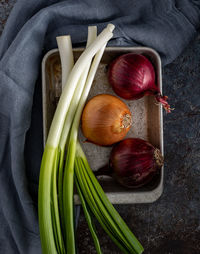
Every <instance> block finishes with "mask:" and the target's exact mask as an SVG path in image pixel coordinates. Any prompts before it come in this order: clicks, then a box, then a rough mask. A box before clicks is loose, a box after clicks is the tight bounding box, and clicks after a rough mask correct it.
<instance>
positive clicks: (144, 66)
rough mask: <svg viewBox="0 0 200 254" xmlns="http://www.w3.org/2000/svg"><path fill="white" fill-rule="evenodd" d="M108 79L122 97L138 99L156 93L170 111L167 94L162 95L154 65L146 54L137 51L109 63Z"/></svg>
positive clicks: (157, 98)
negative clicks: (157, 83)
mask: <svg viewBox="0 0 200 254" xmlns="http://www.w3.org/2000/svg"><path fill="white" fill-rule="evenodd" d="M108 80H109V83H110V84H111V86H112V88H113V90H114V92H115V93H116V94H117V95H118V96H120V97H121V98H124V99H127V100H136V99H140V98H142V97H143V96H145V95H154V96H155V98H156V100H157V101H158V102H160V103H161V104H162V105H163V107H164V108H165V110H166V111H167V112H168V113H169V112H170V106H169V104H168V103H167V96H162V95H161V93H160V90H159V88H158V86H157V85H156V83H155V82H156V76H155V70H154V67H153V65H152V63H151V62H150V61H149V60H148V58H146V57H145V56H143V55H140V54H135V53H128V54H124V55H121V56H119V57H118V58H116V59H115V60H114V61H113V62H112V63H111V64H110V65H109V69H108Z"/></svg>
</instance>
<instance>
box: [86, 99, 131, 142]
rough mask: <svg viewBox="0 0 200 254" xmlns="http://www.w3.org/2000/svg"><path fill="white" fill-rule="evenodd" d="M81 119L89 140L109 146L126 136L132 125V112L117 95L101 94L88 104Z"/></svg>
mask: <svg viewBox="0 0 200 254" xmlns="http://www.w3.org/2000/svg"><path fill="white" fill-rule="evenodd" d="M81 120H82V131H83V134H84V136H85V137H86V138H87V141H89V142H92V143H95V144H97V145H101V146H108V145H112V144H114V143H116V142H119V141H120V140H122V139H123V138H124V137H125V136H126V134H127V132H128V131H129V129H130V127H131V112H130V111H129V109H128V107H127V106H126V104H125V103H124V102H123V101H121V100H120V99H119V98H117V97H116V96H113V95H109V94H100V95H97V96H95V97H93V98H92V99H91V100H90V101H89V102H88V103H87V104H86V106H85V108H84V110H83V113H82V119H81Z"/></svg>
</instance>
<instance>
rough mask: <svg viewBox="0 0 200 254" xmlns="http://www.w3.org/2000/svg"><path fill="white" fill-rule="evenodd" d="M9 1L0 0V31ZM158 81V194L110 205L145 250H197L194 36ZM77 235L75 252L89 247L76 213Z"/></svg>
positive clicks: (199, 49)
mask: <svg viewBox="0 0 200 254" xmlns="http://www.w3.org/2000/svg"><path fill="white" fill-rule="evenodd" d="M14 2H15V0H1V1H0V33H1V32H2V30H3V27H4V24H5V22H6V19H7V17H8V15H9V12H10V10H11V8H12V6H13V4H14ZM163 87H164V88H163V89H164V94H166V95H168V96H169V98H170V104H171V106H172V107H175V110H174V111H173V113H172V114H169V115H165V114H164V143H165V146H164V147H165V185H164V192H163V195H162V196H161V198H160V199H159V200H158V201H157V202H155V203H153V204H144V205H142V204H141V205H123V206H122V205H119V206H116V208H117V210H118V211H119V213H120V214H121V216H122V217H123V218H124V220H125V221H126V222H127V224H128V225H129V227H130V228H131V229H132V230H133V232H134V233H135V235H136V236H137V237H138V238H139V239H140V241H141V242H142V244H143V245H144V248H145V254H147V253H148V254H199V253H200V128H199V127H200V98H199V97H200V36H197V37H196V38H194V40H193V41H192V42H191V43H190V45H188V47H187V49H185V51H184V52H183V53H182V55H181V56H179V57H178V58H177V59H176V60H175V61H174V62H173V63H171V64H169V65H168V66H166V67H165V68H164V69H163ZM98 235H99V236H100V243H101V246H102V251H103V253H104V254H119V253H121V252H120V251H119V249H118V248H117V247H116V246H115V245H114V244H113V243H112V242H111V240H109V238H108V237H107V236H106V234H105V233H104V232H103V230H102V229H101V228H98ZM77 238H78V243H79V250H80V254H84V253H85V254H86V253H87V254H93V253H95V248H94V246H93V242H92V239H91V236H90V233H89V230H88V227H87V224H86V221H85V219H84V217H83V214H82V213H81V216H80V223H79V227H78V235H77ZM27 254H28V253H27Z"/></svg>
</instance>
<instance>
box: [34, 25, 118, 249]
mask: <svg viewBox="0 0 200 254" xmlns="http://www.w3.org/2000/svg"><path fill="white" fill-rule="evenodd" d="M113 29H114V26H113V25H108V26H107V28H106V29H104V30H103V31H102V32H101V34H100V35H99V36H98V37H97V38H96V39H95V41H94V42H93V43H91V45H90V46H89V47H88V48H87V49H86V50H85V51H84V52H83V54H82V55H81V56H80V57H79V59H78V61H77V62H76V64H75V65H74V67H73V69H72V71H71V73H70V75H69V78H68V79H67V82H66V86H64V89H63V92H62V95H61V97H60V100H59V103H58V106H57V109H56V112H55V114H54V118H53V121H52V124H51V127H50V131H49V135H48V138H47V142H46V146H45V150H44V154H43V158H42V164H41V169H40V179H39V197H38V213H39V226H40V236H41V244H42V250H43V253H48V254H51V253H52V254H54V253H65V249H64V248H63V245H62V239H60V238H59V234H58V235H56V236H55V232H54V229H53V228H55V229H56V227H55V223H57V220H56V219H55V218H54V216H58V214H57V212H58V210H57V209H55V207H54V206H57V204H54V202H53V201H55V198H56V188H55V186H56V183H55V178H54V176H55V175H56V174H57V170H58V162H59V157H60V151H59V142H60V138H61V133H62V130H63V126H64V122H65V118H66V115H67V112H68V111H69V107H71V106H72V105H73V102H72V98H73V95H74V92H75V89H76V86H77V83H78V81H79V79H80V76H81V75H82V73H83V71H84V70H85V67H86V66H87V64H88V62H90V61H91V59H92V58H93V56H94V55H95V54H96V53H97V52H98V51H99V50H100V49H101V48H102V47H103V45H105V44H106V43H107V41H108V40H109V39H110V38H111V37H112V35H113V34H112V30H113ZM68 124H69V125H70V126H71V123H68ZM70 147H72V148H73V145H72V146H70ZM70 150H71V149H70ZM72 150H73V151H74V149H72ZM68 154H70V153H68ZM70 161H71V160H70ZM66 168H67V166H66ZM67 171H68V170H67ZM69 172H70V174H71V171H70V170H69ZM52 186H53V187H52ZM72 187H73V186H72ZM72 189H73V188H72ZM69 195H71V192H70V193H69ZM52 203H53V204H52ZM67 203H69V202H67ZM72 210H73V208H72ZM70 214H71V211H70ZM70 226H71V225H70ZM67 239H68V237H67ZM60 243H61V244H60ZM69 245H70V247H69V248H68V243H67V250H69V249H72V252H70V251H69V252H68V253H69V254H73V253H75V247H74V242H73V241H72V242H69Z"/></svg>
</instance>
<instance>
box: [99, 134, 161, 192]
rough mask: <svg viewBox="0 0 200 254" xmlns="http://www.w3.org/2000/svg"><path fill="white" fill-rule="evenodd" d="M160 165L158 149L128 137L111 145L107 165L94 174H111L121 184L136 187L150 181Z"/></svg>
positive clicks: (143, 141)
mask: <svg viewBox="0 0 200 254" xmlns="http://www.w3.org/2000/svg"><path fill="white" fill-rule="evenodd" d="M162 165H163V157H162V155H161V152H160V150H159V149H157V148H155V147H154V146H153V145H151V144H150V143H149V142H147V141H145V140H142V139H139V138H128V139H125V140H123V141H121V142H120V143H118V144H116V145H115V146H114V147H113V149H112V151H111V155H110V161H109V166H107V167H104V168H102V169H100V170H99V171H97V174H96V175H111V176H112V177H114V178H115V179H116V180H117V181H118V182H119V183H120V184H122V185H123V186H125V187H128V188H137V187H141V186H143V185H145V184H147V183H148V182H150V181H151V180H152V178H153V176H154V175H155V174H156V173H158V172H159V169H160V168H161V167H162Z"/></svg>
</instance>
